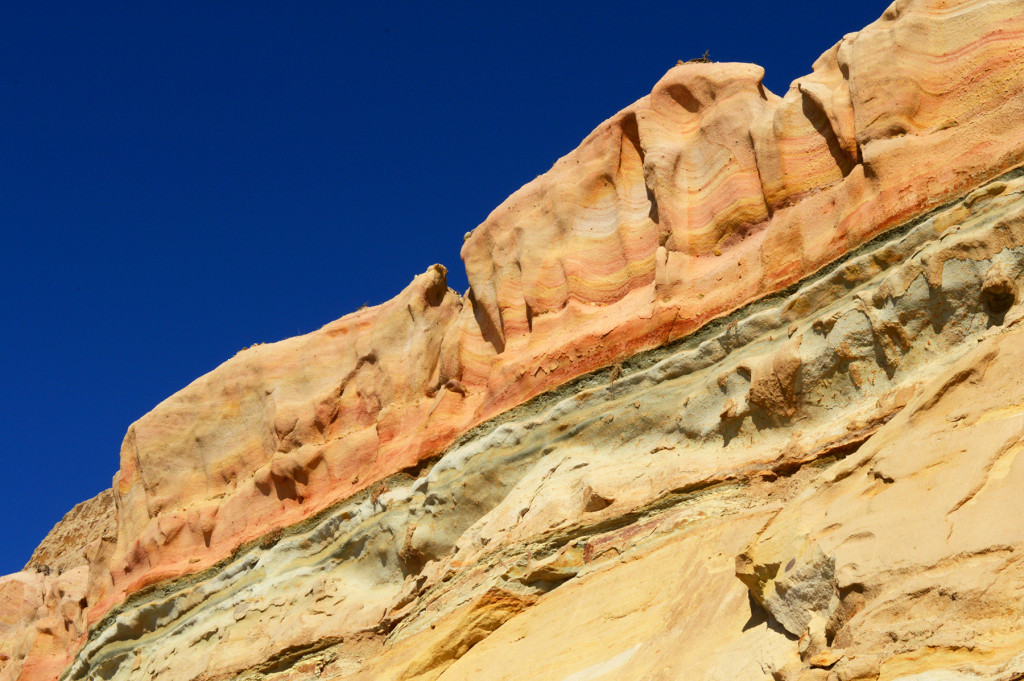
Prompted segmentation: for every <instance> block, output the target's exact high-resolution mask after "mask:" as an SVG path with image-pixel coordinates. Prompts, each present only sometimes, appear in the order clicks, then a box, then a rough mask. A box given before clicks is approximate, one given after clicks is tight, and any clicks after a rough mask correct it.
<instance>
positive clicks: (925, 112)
mask: <svg viewBox="0 0 1024 681" xmlns="http://www.w3.org/2000/svg"><path fill="white" fill-rule="evenodd" d="M1022 64H1024V11H1022V7H1021V5H1020V3H1019V2H997V1H993V0H976V1H973V2H971V1H966V0H965V1H961V2H948V1H941V2H940V1H939V0H911V1H909V2H897V3H895V4H894V5H893V6H892V7H890V8H889V9H888V10H887V11H886V12H885V14H884V15H883V17H882V18H881V19H880V20H879V21H878V22H876V23H874V24H872V25H871V26H869V27H867V28H865V29H864V30H863V31H861V32H859V33H856V34H851V35H848V36H846V37H844V38H843V40H842V41H840V42H839V43H837V44H836V46H835V47H833V48H832V49H831V50H829V52H827V53H826V54H825V55H823V56H822V57H821V58H820V59H819V60H818V61H817V62H816V63H815V65H814V71H813V73H812V74H811V75H809V76H806V77H804V78H801V79H798V80H797V81H795V82H794V83H793V85H792V86H791V88H790V89H789V91H788V92H787V93H786V94H785V96H784V97H781V98H780V97H777V96H775V95H773V94H771V93H770V92H768V91H766V90H765V89H764V87H763V86H762V84H761V77H762V76H763V71H762V70H761V69H760V68H759V67H756V66H752V65H743V64H682V65H679V66H677V67H675V68H673V69H671V70H670V71H669V72H668V73H667V74H666V75H665V77H664V78H662V80H661V81H659V82H658V83H657V84H656V85H655V87H654V90H653V91H652V92H651V94H650V95H648V96H647V97H644V98H643V99H641V100H639V101H638V102H636V103H635V104H633V105H631V106H630V107H627V108H626V109H624V110H623V111H622V112H620V113H619V114H617V115H615V116H614V117H612V118H611V119H610V120H609V121H607V122H606V123H604V124H602V125H601V126H600V127H599V128H598V129H597V130H596V131H594V133H592V134H591V135H590V136H589V137H588V138H587V139H586V140H584V142H583V143H582V144H581V146H580V147H579V148H578V149H577V150H575V151H574V152H572V153H571V154H569V155H568V156H566V157H564V158H563V159H561V160H560V161H558V162H557V163H556V164H555V166H554V167H553V168H552V169H551V171H549V172H548V173H547V174H545V175H543V176H541V177H539V178H538V179H537V180H535V181H534V182H532V183H530V184H529V185H527V186H526V187H524V188H522V189H521V190H520V191H519V192H517V193H515V194H514V195H512V197H510V198H509V199H508V201H506V202H505V203H504V204H503V205H502V206H500V207H499V208H498V209H497V210H495V211H494V213H492V214H491V216H490V217H489V218H488V219H487V221H485V222H484V224H482V225H481V226H480V227H478V228H477V229H476V230H474V231H473V232H472V233H470V234H468V235H467V238H466V242H465V244H464V246H463V250H462V257H463V260H464V262H465V265H466V269H467V273H468V275H469V281H470V290H469V291H468V293H467V295H466V296H465V297H463V296H460V295H459V294H457V293H456V292H454V291H451V290H450V289H448V287H447V285H446V280H445V274H446V272H445V269H444V268H443V267H441V266H434V267H432V268H431V269H429V270H428V271H427V272H426V273H424V274H422V275H420V276H418V277H416V279H415V280H414V281H413V283H412V284H411V285H410V286H409V287H408V288H407V289H406V290H405V291H403V292H402V293H401V294H400V295H399V296H397V297H396V298H394V299H393V300H391V301H389V302H387V303H384V304H383V305H380V306H377V307H374V308H368V309H364V310H361V311H359V312H356V313H354V314H352V315H349V316H347V317H344V318H342V319H340V320H338V321H337V322H334V323H332V324H329V325H327V326H325V327H324V328H323V329H321V330H319V331H317V332H314V333H312V334H308V335H306V336H301V337H298V338H294V339H290V340H287V341H283V342H281V343H276V344H271V345H260V346H256V347H253V348H251V349H248V350H246V351H243V352H242V353H240V354H239V355H237V356H236V357H234V358H232V359H231V360H229V361H228V362H226V363H225V364H224V365H222V366H221V367H219V368H218V369H216V370H215V371H214V372H212V373H210V374H208V375H206V376H204V377H202V378H200V379H198V380H197V381H196V382H194V383H193V384H192V385H190V386H188V387H187V388H185V389H184V390H182V391H181V392H179V393H177V394H176V395H174V396H172V397H170V398H168V400H166V401H165V402H163V403H161V404H160V405H158V406H157V407H156V408H155V409H154V410H153V411H152V412H151V413H149V414H147V415H146V416H145V417H143V418H142V419H140V420H139V421H138V422H137V423H135V424H133V425H132V426H131V428H130V429H129V431H128V434H127V436H126V437H125V441H124V444H123V446H122V450H121V467H120V470H119V471H118V473H117V475H116V476H115V479H114V485H113V490H112V496H113V501H114V503H115V505H116V529H115V526H112V525H110V524H109V523H107V522H106V521H104V520H102V519H103V518H105V517H107V516H105V515H104V513H106V511H105V510H104V509H109V508H110V507H109V503H107V504H106V505H105V502H104V501H103V500H102V499H98V500H96V501H94V502H92V503H91V505H89V506H88V507H87V509H84V510H82V511H80V512H78V513H72V514H69V517H68V519H66V520H65V521H64V523H63V524H62V525H60V526H58V528H57V529H56V530H55V532H54V533H52V537H51V538H49V539H48V540H47V542H45V543H44V546H43V547H41V549H40V552H39V557H34V558H33V562H32V563H30V565H29V567H30V568H32V570H29V571H27V572H23V573H20V574H18V575H13V576H10V577H7V578H3V580H0V613H2V617H0V678H9V679H12V680H13V679H46V678H54V677H55V676H58V675H60V677H61V678H63V679H69V680H70V679H92V678H103V679H136V678H155V679H209V680H213V679H227V678H251V679H306V678H314V677H319V678H335V679H348V678H360V679H362V678H365V679H435V678H444V679H458V678H473V679H486V678H495V679H518V678H523V679H526V678H529V679H541V678H543V679H554V680H556V681H579V680H582V679H591V678H594V679H596V678H616V679H627V678H636V679H662V678H663V679H674V678H680V677H686V678H689V677H695V676H704V677H707V678H719V677H720V678H746V677H750V678H775V679H785V678H835V679H842V680H846V679H855V678H885V679H895V678H902V677H910V676H913V675H918V674H926V676H925V677H915V678H936V679H938V678H965V677H972V678H973V677H996V678H1003V677H1005V678H1007V679H1009V678H1016V675H1019V674H1024V663H1022V662H1021V660H1022V659H1024V657H1022V656H1024V628H1022V627H1021V626H1020V625H1019V624H1018V620H1019V619H1020V618H1019V612H1020V606H1021V600H1020V596H1019V589H1020V587H1021V585H1022V584H1024V581H1022V578H1024V575H1022V574H1021V572H1020V569H1019V567H1018V563H1019V558H1020V552H1021V550H1022V549H1024V543H1022V537H1020V536H1019V535H1020V527H1019V523H1015V522H1012V521H1011V520H1009V519H1012V518H1014V517H1016V516H1017V515H1018V514H1019V513H1020V511H1021V510H1024V509H1021V508H1019V506H1020V505H1021V503H1024V502H1022V501H1021V500H1022V499H1024V495H1021V494H1020V493H1019V490H1020V483H1019V481H1017V477H1019V475H1020V470H1019V469H1020V465H1018V464H1017V463H1016V462H1017V458H1016V452H1017V450H1018V446H1017V442H1018V440H1020V438H1021V436H1024V433H1022V432H1021V428H1022V427H1024V425H1022V424H1024V421H1022V420H1021V419H1022V418H1024V410H1022V409H1019V408H1018V406H1017V405H1018V403H1021V402H1024V395H1017V393H1018V392H1020V391H1021V389H1022V388H1021V385H1020V381H1018V380H1017V377H1016V373H1015V372H1014V371H1013V369H1014V368H1015V366H1017V365H1018V364H1019V362H1020V358H1019V357H1018V355H1019V354H1020V352H1019V350H1018V347H1019V346H1020V344H1021V340H1020V333H1021V331H1020V330H1018V326H1019V325H1018V322H1019V319H1020V318H1021V315H1020V313H1019V312H1018V306H1017V300H1018V296H1019V291H1020V290H1021V288H1020V287H1021V285H1022V284H1024V272H1022V268H1024V179H1022V177H1021V175H1022V173H1021V172H1020V171H1019V170H1018V169H1019V168H1020V167H1022V166H1024V69H1022V68H1021V65H1022ZM88 509H91V510H88ZM83 518H85V519H90V518H95V520H94V521H92V524H93V528H92V529H91V530H90V532H78V531H75V527H76V526H75V523H81V522H82V519H83ZM108 527H110V529H109V530H108V529H106V528H108ZM42 556H47V558H45V559H44V558H43V557H42ZM50 564H54V565H56V566H57V568H58V569H56V570H46V571H44V570H42V569H41V568H42V566H43V565H47V566H48V565H50ZM47 572H49V574H47ZM950 613H956V617H954V618H950V617H949V614H950ZM928 674H932V677H927V675H928Z"/></svg>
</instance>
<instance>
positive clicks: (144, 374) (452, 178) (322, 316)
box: [0, 0, 888, 574]
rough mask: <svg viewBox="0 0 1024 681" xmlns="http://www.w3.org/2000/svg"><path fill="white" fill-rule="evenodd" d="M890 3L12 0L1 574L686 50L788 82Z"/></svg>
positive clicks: (1, 384) (399, 282) (0, 281)
mask: <svg viewBox="0 0 1024 681" xmlns="http://www.w3.org/2000/svg"><path fill="white" fill-rule="evenodd" d="M887 4H888V3H886V2H884V1H883V2H879V1H875V0H870V1H868V2H864V3H847V4H846V5H841V6H836V5H832V4H831V3H822V2H820V0H814V1H810V0H807V1H804V0H799V1H797V0H790V1H789V2H786V3H769V2H749V1H748V0H737V1H736V2H728V3H724V2H701V3H696V2H679V1H676V2H639V3H632V4H630V3H622V2H616V3H611V2H603V1H600V0H592V1H590V2H586V3H583V2H580V3H575V2H572V3H570V2H565V3H558V2H551V1H550V0H549V1H548V2H530V1H520V2H516V3H486V2H472V3H470V2H452V3H424V2H392V3H386V4H381V3H372V2H361V3H349V2H334V3H326V2H274V3H271V2H258V1H253V2H233V3H228V2H202V3H189V2H164V3H156V2H139V1H134V2H131V3H123V4H115V3H106V2H96V3H92V2H90V3H72V2H66V3H61V4H56V3H53V4H51V3H48V2H42V1H39V2H7V3H2V4H0V121H2V127H0V320H2V325H0V418H2V422H0V425H2V432H3V437H2V438H0V461H2V465H3V470H4V473H5V475H4V481H5V483H6V484H5V485H4V493H3V494H2V495H0V526H2V527H4V528H5V533H4V534H5V537H4V550H3V551H2V552H0V574H6V573H9V572H14V571H16V570H19V569H20V568H21V567H22V565H24V563H25V561H26V560H27V559H28V557H29V555H30V554H31V552H32V550H33V548H34V547H35V546H36V545H37V544H38V543H39V541H41V540H42V538H43V536H44V535H45V534H46V532H47V531H48V530H49V529H50V528H51V527H52V526H53V525H54V523H56V522H57V521H58V520H59V519H60V518H61V516H62V515H63V514H64V513H65V512H67V511H68V510H69V509H70V508H71V507H72V506H73V505H74V504H75V503H77V502H78V501H82V500H84V499H86V498H88V497H91V496H93V495H95V494H97V493H98V492H100V491H101V490H102V489H104V488H106V487H109V485H110V479H111V476H112V475H113V474H114V472H115V471H116V470H117V467H118V452H119V448H120V444H121V439H122V437H123V435H124V432H125V430H126V429H127V427H128V425H129V424H130V423H131V422H132V421H134V420H135V419H137V418H139V417H140V416H142V415H143V414H144V413H146V412H147V411H149V410H150V409H151V408H152V407H153V406H155V405H156V404H157V403H158V402H159V401H161V400H162V399H164V398H165V397H167V396H168V395H170V394H171V393H173V392H174V391H176V390H178V389H180V388H182V387H183V386H185V385H186V384H188V383H189V382H190V381H192V380H193V379H194V378H196V377H198V376H200V375H201V374H203V373H205V372H207V371H210V370H211V369H213V368H214V367H216V366H217V365H218V364H220V363H221V362H222V361H224V360H226V359H228V358H229V357H231V356H232V355H233V354H234V353H235V352H236V351H238V350H239V349H241V348H242V347H243V346H248V345H252V344H253V343H255V342H270V341H276V340H280V339H282V338H286V337H289V336H293V335H296V334H298V333H305V332H308V331H311V330H313V329H316V328H319V327H320V326H321V325H323V324H325V323H327V322H329V321H331V320H333V319H336V318H338V317H340V316H342V315H344V314H345V313H347V312H350V311H352V310H355V309H356V308H358V307H359V306H360V305H362V304H363V303H370V304H375V303H379V302H382V301H384V300H386V299H388V298H390V297H392V296H393V295H395V294H396V293H398V292H399V291H400V290H401V289H402V288H403V287H404V286H405V285H406V284H407V283H408V282H409V281H410V280H411V279H412V277H413V276H414V275H415V274H417V273H419V272H422V271H423V270H425V269H426V268H427V267H428V266H429V265H431V264H432V263H434V262H440V263H443V264H444V265H446V266H447V267H448V268H449V270H450V272H451V276H450V284H451V285H452V286H453V287H454V288H457V289H459V290H465V288H466V279H465V275H464V273H463V269H462V266H461V263H460V262H459V248H460V247H461V244H462V235H463V233H465V232H467V231H469V230H470V229H472V228H473V227H475V226H476V225H477V224H479V223H480V222H481V221H483V220H484V218H486V216H487V214H488V213H489V212H490V211H491V210H492V209H493V208H494V207H495V206H497V205H498V204H499V203H500V202H501V201H502V200H504V199H505V197H507V196H508V195H509V194H511V193H512V192H513V191H515V190H516V189H517V188H519V187H520V186H521V185H522V184H524V183H525V182H527V181H529V180H530V179H532V178H533V177H535V176H536V175H538V174H540V173H542V172H544V171H546V170H547V169H548V168H550V167H551V165H552V163H553V162H554V161H555V160H556V159H557V158H558V157H560V156H562V155H564V154H565V153H567V152H569V151H570V150H572V149H573V148H574V147H575V146H576V145H577V143H578V142H579V141H580V140H582V139H583V137H584V136H586V135H587V133H589V132H590V131H591V130H592V129H593V128H594V127H595V126H596V125H597V124H599V123H600V122H601V121H602V120H604V119H605V118H607V117H609V116H610V115H612V114H614V113H615V112H616V111H618V110H619V109H621V108H622V107H624V106H626V105H628V104H629V103H630V102H632V101H634V100H636V99H638V98H639V97H642V96H643V95H645V94H646V93H647V92H649V91H650V88H651V86H652V85H653V84H654V83H655V82H656V81H657V80H658V78H660V77H661V75H662V74H663V73H664V72H665V71H666V70H667V69H668V68H670V67H671V66H673V65H674V64H675V63H676V60H678V59H689V58H692V57H697V56H700V55H701V54H702V53H703V52H704V51H705V50H709V51H710V54H711V57H712V58H713V59H715V60H716V61H752V62H755V63H758V64H761V65H762V66H764V67H765V68H766V69H767V76H766V79H765V80H766V84H767V86H768V88H769V89H771V90H772V91H774V92H776V93H779V94H781V93H783V92H784V91H785V90H786V89H787V87H788V85H789V83H790V81H791V80H792V79H794V78H796V77H798V76H800V75H803V74H805V73H808V72H810V68H811V64H812V62H813V61H814V59H815V58H816V57H817V56H818V55H819V54H820V53H821V52H823V51H824V50H826V49H828V48H829V47H830V46H831V45H833V44H834V43H835V42H836V41H838V40H839V38H841V37H842V35H843V34H844V33H848V32H850V31H854V30H857V29H859V28H860V27H862V26H864V25H866V24H868V23H870V22H871V21H873V20H874V19H876V18H877V17H878V16H880V15H881V13H882V12H883V11H884V9H885V7H886V6H887Z"/></svg>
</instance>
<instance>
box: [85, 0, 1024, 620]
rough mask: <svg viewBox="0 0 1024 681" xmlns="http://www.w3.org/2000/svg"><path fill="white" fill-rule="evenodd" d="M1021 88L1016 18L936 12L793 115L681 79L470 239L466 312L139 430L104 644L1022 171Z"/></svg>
mask: <svg viewBox="0 0 1024 681" xmlns="http://www.w3.org/2000/svg"><path fill="white" fill-rule="evenodd" d="M1022 63H1024V14H1022V13H1021V12H1020V11H1019V4H1018V3H1015V2H994V1H993V0H961V1H959V2H949V1H948V0H913V1H909V2H903V1H900V2H896V3H894V4H893V5H892V7H890V8H889V9H888V10H887V11H886V12H885V14H884V15H883V17H882V18H881V19H880V20H879V21H877V22H875V23H874V24H872V25H870V26H868V27H867V28H865V29H864V30H862V31H860V32H859V33H854V34H850V35H847V36H846V37H844V38H843V40H842V41H840V42H839V43H838V44H836V45H835V46H834V47H833V48H832V49H831V50H829V51H828V52H827V53H826V54H824V55H823V56H822V57H821V58H820V59H819V60H818V61H817V62H816V63H815V64H814V70H813V73H811V75H809V76H806V77H803V78H800V79H798V80H797V81H795V82H794V83H793V84H792V86H791V87H790V89H789V91H788V92H787V93H786V95H785V96H784V97H781V98H780V97H777V96H776V95H773V94H772V93H770V92H768V91H767V90H766V89H765V88H764V87H763V85H762V82H761V81H762V77H763V70H762V69H761V68H760V67H757V66H753V65H747V64H684V65H680V66H677V67H675V68H672V69H671V70H670V71H669V72H668V73H667V74H666V75H665V76H664V78H662V79H661V80H660V81H659V82H658V83H657V84H656V85H655V87H654V89H653V91H652V92H651V94H650V95H648V96H646V97H644V98H642V99H640V100H639V101H637V102H636V103H635V104H633V105H631V106H629V107H627V108H626V109H624V110H623V111H621V112H619V113H618V114H616V115H615V116H613V117H612V118H611V119H610V120H608V121H606V122H605V123H603V124H602V125H601V126H599V127H598V128H597V130H595V131H594V132H593V133H592V134H591V135H590V136H589V137H587V139H586V140H584V141H583V143H582V144H581V145H580V147H579V148H578V149H576V150H575V151H573V152H572V153H570V154H569V155H567V156H565V157H564V158H562V159H561V160H559V161H558V162H557V163H556V164H555V166H554V167H553V168H552V169H551V170H550V171H549V172H548V173H546V174H545V175H543V176H541V177H539V178H537V179H536V180H535V181H534V182H531V183H530V184H528V185H526V186H525V187H523V188H522V189H520V190H519V191H518V192H516V193H515V194H513V195H512V196H511V197H510V198H509V199H508V200H507V201H506V202H505V203H503V204H502V205H501V206H499V207H498V208H497V209H496V210H495V211H494V212H493V213H492V214H491V215H490V216H489V217H488V219H487V220H486V221H485V222H484V223H483V224H482V225H481V226H480V227H478V228H477V229H476V230H474V231H473V232H472V233H471V234H470V235H468V237H467V240H466V243H465V245H464V246H463V249H462V258H463V261H464V262H465V265H466V269H467V273H468V276H469V282H470V290H469V292H468V294H467V296H466V297H465V298H462V297H460V296H459V295H458V294H457V293H455V292H453V291H451V290H449V289H448V287H447V285H446V281H445V270H444V268H442V267H440V266H434V267H432V268H431V269H430V270H428V271H427V272H426V273H425V274H422V275H420V276H418V277H417V278H416V279H415V280H414V281H413V283H412V284H411V285H410V286H409V287H408V288H407V289H406V290H405V291H403V292H402V293H401V294H400V295H399V296H397V297H396V298H395V299H393V300H391V301H389V302H387V303H384V304H382V305H380V306H377V307H374V308H369V309H365V310H361V311H359V312H356V313H354V314H351V315H348V316H347V317H344V318H343V319H341V320H338V321H337V322H334V323H331V324H329V325H327V326H325V327H324V328H323V329H320V330H319V331H316V332H314V333H311V334H308V335H306V336H302V337H298V338H294V339H290V340H287V341H283V342H281V343H276V344H273V345H262V346H257V347H253V348H251V349H249V350H247V351H244V352H242V353H240V354H239V355H238V356H236V357H235V358H233V359H231V360H229V361H228V362H226V363H225V364H224V365H222V366H221V367H219V368H218V369H216V370H215V371H214V372H212V373H211V374H209V375H207V376H204V377H202V378H200V379H198V380H197V381H195V382H194V383H192V384H191V385H189V386H188V387H186V388H185V389H183V390H182V391H180V392H179V393H177V394H176V395H174V396H172V397H170V398H169V399H167V400H166V401H164V402H163V403H161V404H160V405H158V406H157V407H156V408H155V409H154V410H153V411H152V412H151V413H149V414H147V415H146V416H144V417H143V418H142V419H140V420H139V421H138V422H137V423H135V424H134V425H132V427H131V428H130V429H129V431H128V434H127V436H126V438H125V441H124V445H123V447H122V452H121V468H120V471H119V472H118V473H117V475H116V476H115V479H114V485H113V488H114V495H115V499H116V503H117V517H118V536H117V545H116V549H115V551H114V555H113V558H112V559H111V562H110V570H109V577H107V576H106V574H107V573H106V572H104V573H103V575H102V576H101V575H95V574H94V576H93V577H91V578H90V584H89V598H88V602H89V603H90V606H91V607H89V609H88V619H89V621H90V622H96V621H97V620H99V619H100V618H102V617H103V616H104V615H105V614H106V613H107V612H109V610H110V608H111V607H113V606H114V605H116V604H118V603H120V602H122V601H123V600H124V599H125V598H126V597H128V596H129V595H130V594H132V593H134V592H136V591H138V590H139V589H141V588H143V587H146V586H148V585H151V584H155V583H157V582H160V581H163V580H166V579H170V578H174V577H179V576H182V575H186V574H189V573H194V572H198V571H201V570H203V569H205V568H208V567H210V566H212V565H214V564H215V563H217V562H218V561H220V560H222V559H224V558H226V557H228V556H229V555H231V554H232V552H233V551H235V550H236V549H237V548H238V547H239V546H241V545H243V544H245V543H247V542H250V541H253V540H256V539H259V538H260V537H263V536H265V535H267V534H268V533H271V532H273V531H275V530H278V529H281V528H285V527H288V526H291V525H294V524H296V523H299V522H301V521H302V520H304V519H306V518H309V517H310V516H312V515H313V514H315V513H317V512H318V511H320V510H322V509H324V508H326V507H329V506H331V505H333V504H335V503H337V502H339V501H340V500H343V499H346V498H349V497H351V496H353V495H355V494H357V493H359V492H361V491H364V490H369V491H371V493H379V492H380V491H381V490H382V484H383V483H382V482H381V481H383V480H385V479H386V478H388V477H389V476H391V475H393V474H395V473H398V472H401V471H403V470H408V469H413V468H415V467H416V466H418V465H419V464H421V463H422V462H424V461H425V460H429V459H431V458H432V457H435V456H437V455H438V454H440V453H441V452H442V451H444V450H445V448H446V447H448V446H449V445H450V444H451V443H452V442H454V441H455V439H456V438H458V437H459V436H460V435H462V434H464V433H466V432H467V431H468V430H470V429H471V428H472V427H474V426H475V425H477V424H480V423H481V422H483V421H486V420H487V419H489V418H491V417H494V416H496V415H498V414H501V413H502V412H505V411H507V410H508V409H510V408H512V407H514V406H516V405H519V404H522V403H523V402H525V401H527V400H528V399H530V398H531V397H534V396H536V395H538V394H540V393H542V392H544V391H547V390H550V389H552V388H554V387H556V386H558V385H560V384H562V383H564V382H566V381H568V380H570V379H572V378H574V377H577V376H580V375H583V374H586V373H588V372H590V371H593V370H595V369H598V368H601V367H604V366H607V365H610V364H613V363H616V362H618V361H621V360H624V359H626V358H628V357H630V356H632V355H635V354H636V353H638V352H641V351H644V350H647V349H651V348H655V347H658V346H661V345H663V344H665V343H668V342H671V341H673V340H675V339H678V338H681V337H683V336H685V335H687V334H690V333H692V332H693V331H695V330H697V329H698V328H700V327H701V326H703V325H704V324H706V323H707V322H708V321H710V320H713V319H715V318H719V317H722V316H723V315H726V314H728V313H729V312H731V311H733V310H736V309H737V308H740V307H742V306H744V305H746V304H748V303H750V302H752V301H755V300H757V299H759V298H762V297H764V296H767V295H770V294H772V293H773V292H776V291H779V290H781V289H784V288H785V287H787V286H789V285H790V284H792V283H794V282H796V281H799V280H801V279H802V278H804V277H806V276H808V275H809V274H811V273H813V272H815V271H817V270H818V269H820V268H821V267H822V266H824V265H826V264H827V263H829V262H830V261H832V260H834V259H835V258H837V257H838V256H840V255H842V254H844V253H846V252H849V251H850V250H852V249H855V248H856V247H857V246H859V245H860V244H863V243H865V242H866V241H868V240H870V239H871V238H872V237H874V236H876V235H878V234H880V233H882V232H885V231H886V230H888V229H890V228H892V227H894V226H896V225H900V224H903V223H905V222H907V221H908V220H911V219H913V218H914V217H916V216H920V215H922V214H924V213H926V212H927V211H929V210H930V209H931V208H933V207H935V206H938V205H941V204H943V203H944V202H946V201H948V200H950V199H952V198H954V197H957V196H961V195H963V194H964V193H965V192H966V191H968V190H970V189H971V188H973V187H975V186H977V185H979V184H980V183H982V182H984V181H986V180H988V179H990V178H992V177H995V176H998V175H1000V174H1002V173H1004V172H1006V171H1007V170H1009V169H1012V168H1014V167H1017V166H1019V165H1021V164H1022V163H1024V70H1022V69H1021V68H1020V64H1022ZM93 572H94V573H95V572H96V571H93Z"/></svg>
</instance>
